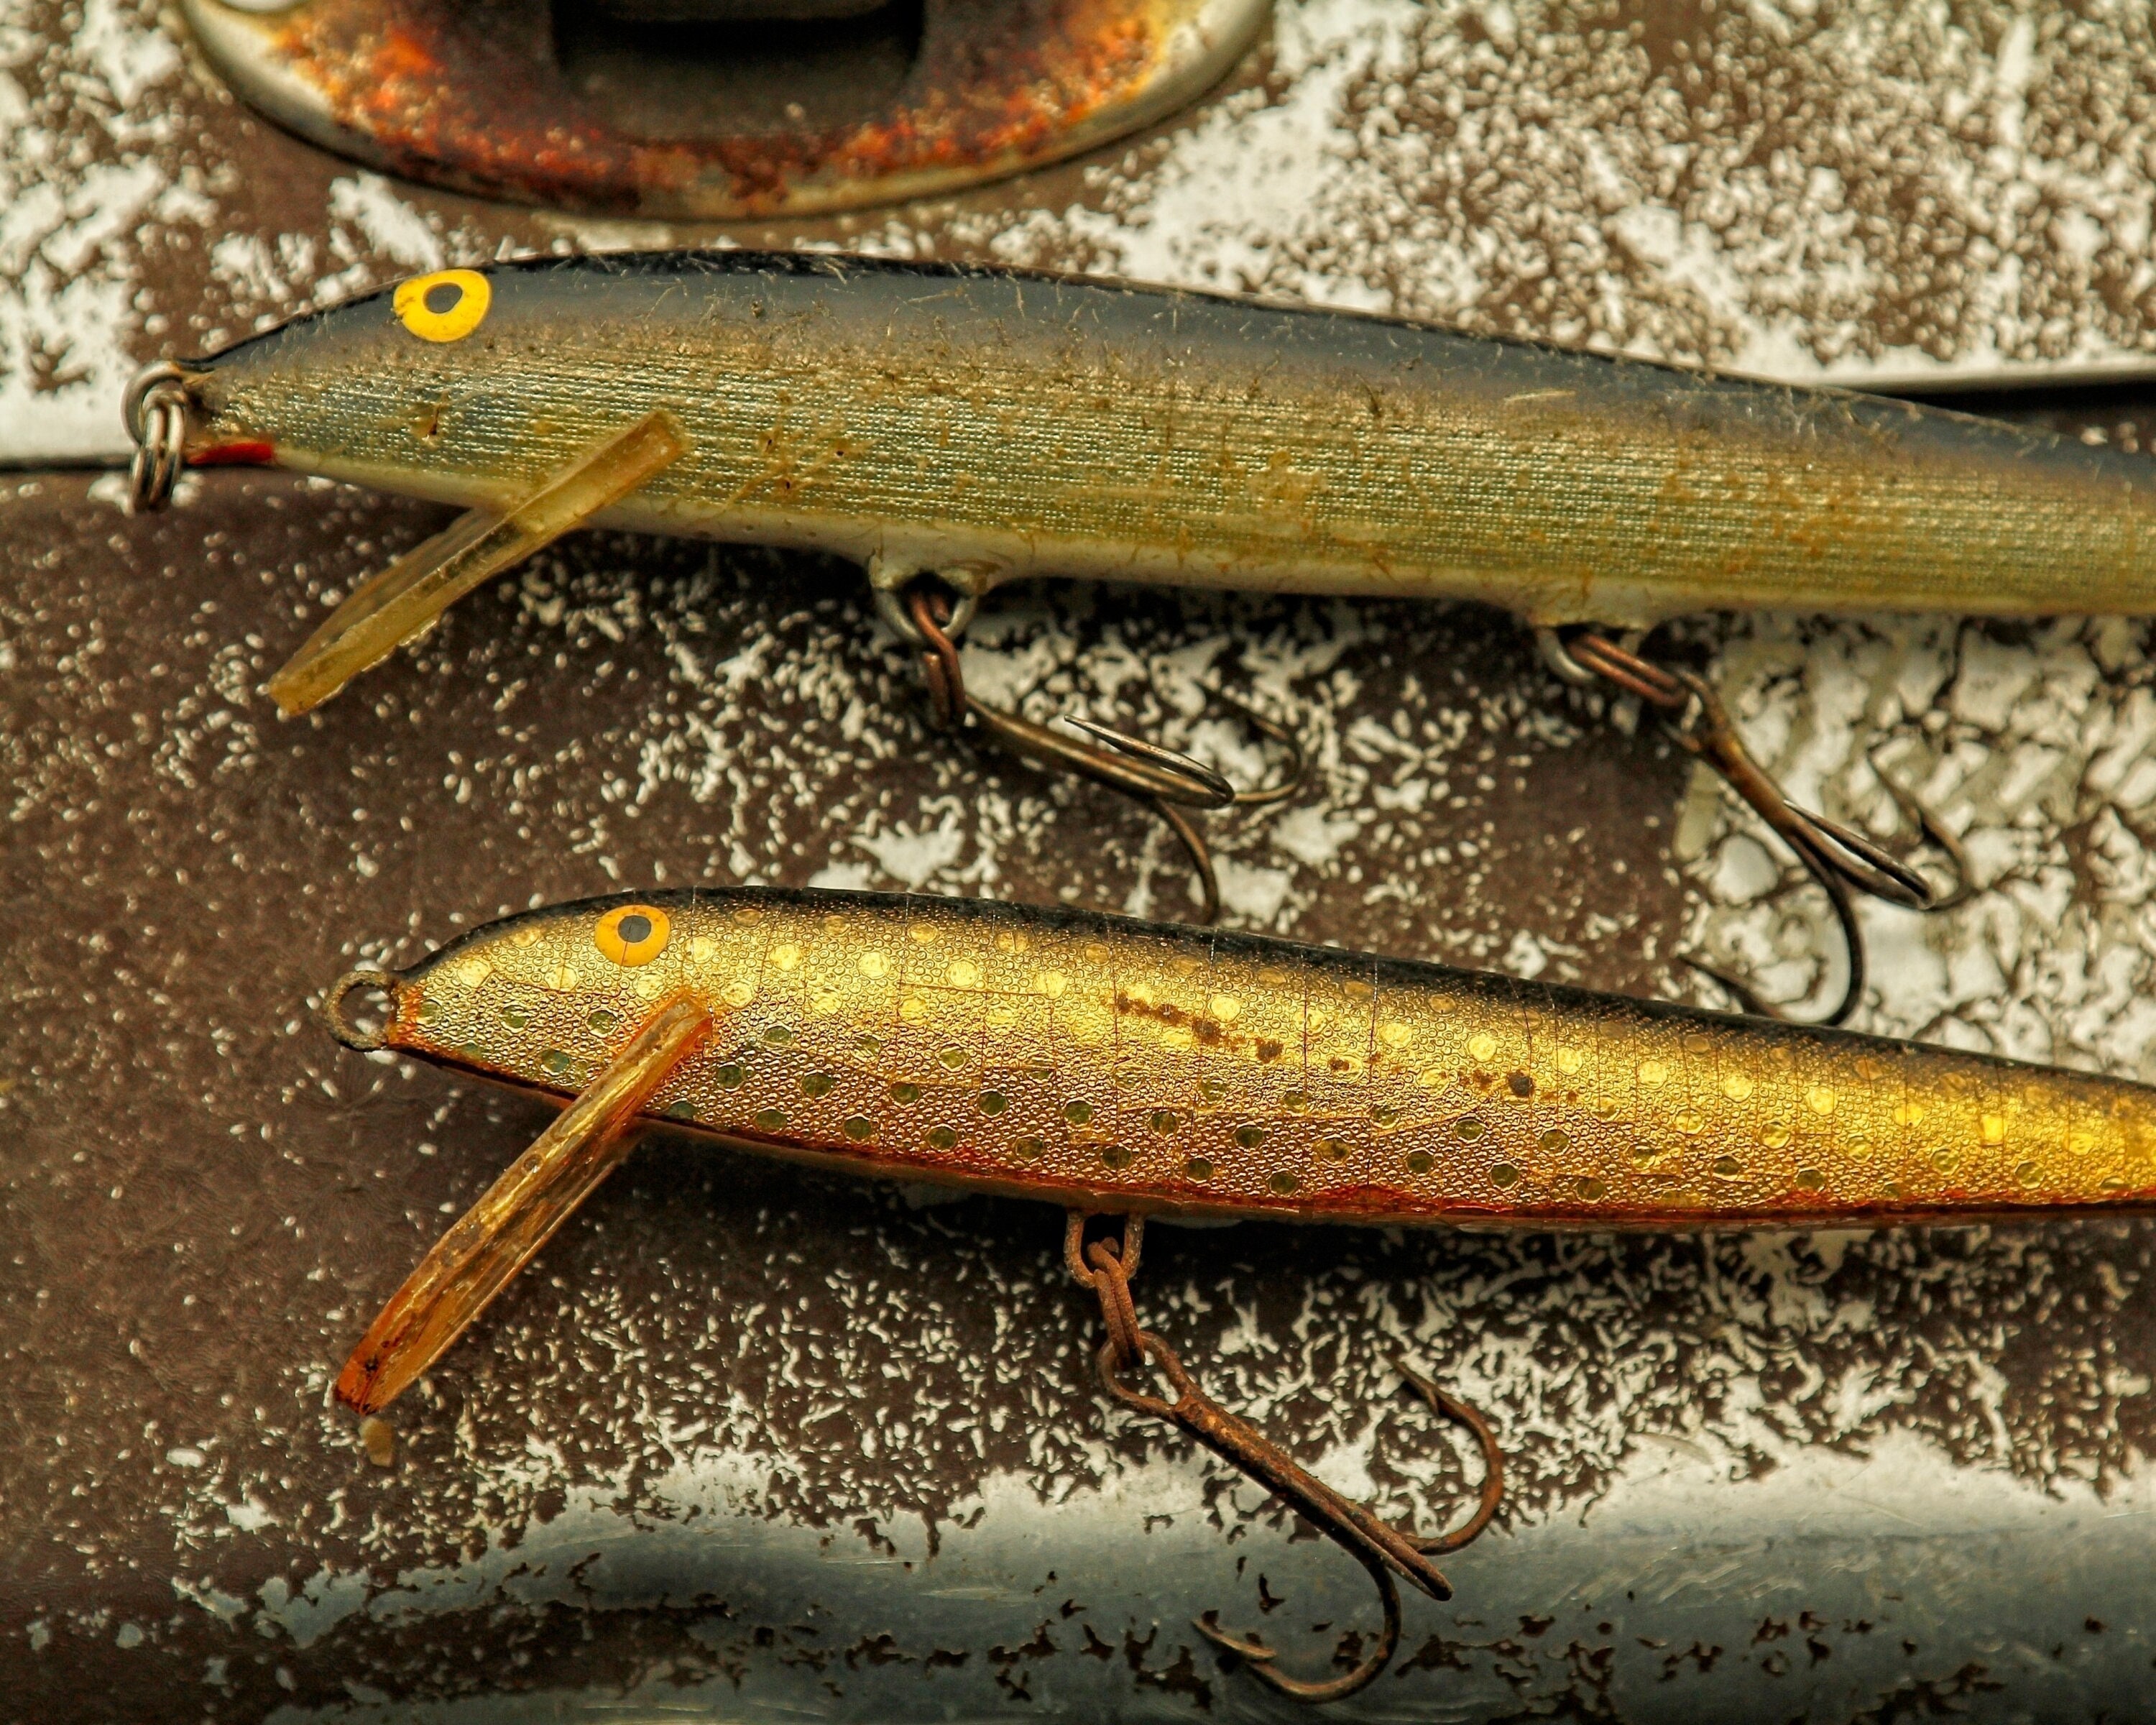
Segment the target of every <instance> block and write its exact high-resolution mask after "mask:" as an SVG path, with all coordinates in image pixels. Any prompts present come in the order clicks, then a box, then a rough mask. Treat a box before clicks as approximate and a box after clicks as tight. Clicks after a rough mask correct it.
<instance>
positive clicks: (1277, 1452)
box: [1063, 1210, 1505, 1702]
mask: <svg viewBox="0 0 2156 1725" xmlns="http://www.w3.org/2000/svg"><path fill="white" fill-rule="evenodd" d="M1089 1219H1090V1218H1088V1217H1087V1216H1086V1214H1085V1213H1083V1212H1082V1211H1078V1210H1073V1211H1072V1212H1070V1218H1069V1220H1068V1223H1067V1224H1066V1226H1065V1233H1064V1244H1063V1251H1064V1260H1065V1263H1066V1264H1068V1265H1069V1266H1070V1271H1071V1274H1072V1275H1073V1276H1075V1278H1076V1279H1077V1280H1078V1281H1080V1282H1081V1284H1083V1285H1084V1286H1086V1287H1087V1288H1088V1289H1090V1290H1091V1291H1092V1292H1093V1293H1094V1294H1095V1296H1096V1297H1097V1298H1098V1299H1099V1301H1100V1302H1101V1317H1102V1320H1103V1322H1105V1323H1106V1326H1107V1330H1108V1339H1107V1340H1106V1342H1105V1343H1102V1344H1101V1351H1100V1353H1099V1356H1098V1358H1097V1359H1096V1367H1097V1369H1098V1370H1099V1373H1100V1376H1101V1384H1102V1385H1103V1387H1105V1388H1106V1390H1107V1392H1108V1394H1110V1395H1111V1396H1113V1397H1114V1398H1115V1399H1116V1400H1117V1401H1119V1402H1121V1403H1122V1404H1123V1405H1124V1406H1126V1407H1127V1408H1130V1409H1133V1410H1134V1411H1136V1412H1138V1413H1141V1414H1149V1415H1151V1416H1152V1418H1154V1419H1157V1420H1166V1421H1167V1422H1168V1424H1169V1425H1173V1426H1175V1427H1176V1428H1177V1429H1178V1430H1180V1431H1182V1432H1183V1433H1184V1434H1185V1435H1187V1436H1189V1437H1191V1438H1193V1439H1194V1440H1196V1441H1198V1442H1199V1443H1200V1444H1203V1445H1204V1446H1205V1447H1206V1448H1207V1449H1209V1450H1211V1451H1212V1452H1213V1453H1214V1455H1218V1456H1219V1457H1220V1458H1221V1459H1222V1460H1223V1461H1226V1462H1228V1463H1229V1465H1230V1466H1233V1467H1235V1468H1236V1469H1237V1470H1239V1471H1240V1472H1241V1473H1243V1474H1244V1475H1245V1476H1246V1477H1248V1478H1249V1479H1250V1480H1252V1481H1255V1482H1256V1483H1257V1484H1258V1485H1260V1486H1264V1487H1265V1489H1266V1490H1267V1491H1270V1492H1271V1493H1272V1494H1273V1495H1274V1496H1276V1497H1279V1498H1281V1500H1282V1501H1283V1502H1286V1504H1287V1505H1288V1506H1289V1507H1290V1508H1291V1509H1293V1510H1294V1511H1295V1512H1296V1514H1298V1515H1299V1516H1301V1517H1302V1518H1303V1520H1305V1521H1306V1522H1309V1523H1310V1525H1311V1526H1312V1527H1315V1528H1317V1531H1318V1532H1321V1533H1322V1534H1324V1535H1325V1536H1326V1538H1328V1539H1330V1540H1332V1542H1333V1543H1334V1544H1336V1545H1337V1546H1339V1547H1340V1548H1341V1549H1342V1550H1343V1551H1345V1552H1346V1553H1347V1554H1348V1555H1349V1556H1350V1557H1352V1558H1354V1559H1355V1561H1356V1562H1357V1563H1360V1564H1361V1565H1362V1566H1363V1570H1364V1572H1365V1573H1366V1574H1368V1576H1369V1577H1370V1579H1371V1581H1372V1583H1373V1584H1374V1585H1375V1586H1376V1588H1377V1589H1378V1603H1379V1604H1380V1606H1381V1607H1382V1609H1383V1627H1382V1628H1381V1629H1380V1630H1379V1631H1378V1635H1377V1637H1376V1638H1375V1640H1373V1642H1372V1643H1371V1645H1369V1647H1368V1651H1365V1652H1363V1655H1362V1656H1361V1657H1360V1658H1359V1659H1358V1660H1357V1661H1356V1663H1355V1664H1354V1666H1353V1668H1352V1669H1350V1670H1348V1671H1345V1672H1343V1673H1342V1674H1341V1675H1340V1676H1336V1677H1331V1678H1325V1679H1305V1678H1299V1677H1291V1676H1286V1675H1285V1674H1284V1673H1283V1672H1281V1671H1280V1669H1279V1668H1278V1666H1277V1665H1276V1660H1277V1659H1278V1657H1279V1655H1278V1653H1277V1652H1276V1650H1274V1649H1272V1648H1270V1647H1268V1646H1266V1645H1265V1643H1263V1642H1262V1641H1259V1640H1251V1639H1249V1638H1245V1637H1243V1636H1239V1635H1235V1634H1233V1633H1231V1632H1230V1631H1229V1630H1224V1629H1223V1628H1222V1627H1221V1626H1220V1620H1219V1613H1218V1612H1213V1611H1209V1612H1207V1613H1206V1614H1205V1615H1204V1616H1203V1617H1200V1618H1198V1619H1196V1620H1194V1622H1193V1627H1194V1628H1195V1629H1196V1630H1198V1632H1199V1634H1200V1635H1204V1637H1205V1638H1206V1640H1209V1641H1210V1642H1211V1643H1212V1644H1213V1645H1214V1646H1215V1647H1218V1648H1219V1649H1220V1650H1221V1651H1223V1652H1226V1653H1232V1654H1234V1655H1235V1656H1236V1657H1238V1658H1239V1659H1241V1660H1242V1661H1245V1663H1246V1664H1247V1665H1248V1666H1249V1667H1250V1673H1251V1675H1252V1676H1255V1677H1256V1678H1257V1679H1258V1680H1259V1681H1260V1682H1262V1683H1264V1684H1265V1686H1267V1687H1268V1688H1270V1689H1272V1690H1274V1691H1276V1692H1278V1693H1280V1694H1281V1695H1286V1696H1288V1697H1292V1698H1293V1699H1295V1700H1297V1701H1305V1702H1328V1701H1338V1700H1341V1699H1342V1698H1343V1697H1347V1696H1350V1695H1353V1694H1354V1693H1355V1692H1356V1691H1357V1690H1358V1689H1361V1688H1363V1686H1366V1685H1367V1684H1368V1683H1370V1682H1372V1681H1374V1680H1375V1679H1376V1678H1377V1677H1378V1674H1379V1673H1380V1672H1382V1671H1383V1670H1384V1669H1385V1667H1386V1666H1388V1665H1389V1664H1390V1663H1391V1661H1392V1657H1393V1655H1394V1652H1395V1651H1397V1650H1398V1648H1399V1638H1400V1595H1399V1585H1398V1582H1397V1581H1396V1580H1395V1579H1394V1578H1395V1577H1398V1578H1399V1579H1401V1580H1404V1581H1406V1582H1408V1583H1409V1584H1410V1585H1412V1586H1414V1588H1416V1589H1419V1590H1420V1591H1421V1592H1423V1593H1424V1594H1428V1595H1429V1596H1430V1598H1431V1599H1438V1600H1445V1599H1450V1598H1451V1597H1452V1584H1451V1583H1450V1582H1449V1581H1447V1580H1446V1579H1445V1576H1444V1574H1443V1573H1442V1572H1441V1571H1440V1570H1439V1568H1437V1566H1436V1565H1435V1563H1431V1562H1430V1558H1431V1556H1432V1555H1433V1554H1435V1553H1442V1552H1451V1551H1457V1550H1459V1549H1460V1548H1461V1547H1462V1546H1464V1545H1466V1544H1468V1543H1471V1541H1473V1540H1474V1539H1476V1538H1478V1537H1479V1536H1480V1535H1481V1532H1482V1531H1483V1530H1484V1529H1485V1528H1486V1527H1488V1526H1489V1525H1490V1521H1491V1517H1493V1516H1495V1515H1496V1512H1497V1506H1498V1504H1499V1502H1501V1499H1502V1498H1503V1497H1504V1491H1505V1474H1504V1460H1503V1457H1502V1455H1501V1454H1500V1453H1499V1450H1498V1448H1497V1440H1496V1435H1495V1434H1494V1433H1493V1432H1492V1431H1491V1429H1490V1425H1489V1422H1488V1421H1486V1420H1484V1419H1483V1418H1482V1416H1481V1414H1478V1413H1476V1411H1475V1410H1474V1409H1472V1408H1471V1407H1469V1406H1468V1405H1467V1404H1466V1403H1465V1402H1463V1401H1460V1399H1458V1398H1457V1397H1455V1396H1452V1395H1450V1394H1446V1393H1445V1391H1443V1390H1441V1389H1439V1388H1438V1387H1437V1386H1436V1385H1435V1384H1432V1383H1431V1382H1430V1380H1429V1379H1427V1378H1422V1377H1419V1376H1418V1375H1417V1374H1416V1373H1414V1372H1413V1371H1411V1370H1409V1368H1407V1367H1406V1366H1405V1365H1404V1364H1403V1365H1401V1366H1399V1373H1400V1375H1401V1377H1402V1378H1404V1380H1405V1382H1406V1384H1407V1386H1408V1387H1409V1389H1412V1390H1413V1391H1414V1394H1416V1395H1418V1396H1419V1397H1420V1398H1421V1399H1423V1401H1424V1403H1425V1404H1428V1406H1429V1407H1430V1409H1431V1411H1432V1412H1434V1413H1435V1414H1439V1415H1440V1416H1441V1417H1443V1418H1445V1419H1449V1420H1454V1421H1455V1422H1456V1423H1458V1424H1460V1425H1465V1426H1466V1427H1467V1429H1468V1430H1470V1431H1471V1432H1472V1433H1473V1434H1474V1435H1475V1437H1476V1441H1477V1444H1478V1445H1479V1446H1480V1448H1481V1452H1482V1461H1483V1477H1482V1486H1481V1492H1480V1493H1479V1495H1478V1498H1477V1502H1476V1509H1475V1512H1474V1513H1473V1514H1472V1515H1471V1516H1470V1517H1468V1519H1467V1520H1466V1522H1463V1523H1462V1524H1461V1525H1460V1527H1457V1528H1455V1529H1454V1530H1452V1531H1451V1532H1446V1533H1440V1534H1420V1533H1415V1532H1407V1531H1404V1530H1402V1529H1400V1528H1398V1527H1393V1526H1391V1525H1390V1524H1389V1523H1387V1522H1383V1521H1380V1520H1379V1519H1378V1517H1377V1516H1376V1515H1375V1514H1374V1513H1373V1512H1371V1510H1370V1509H1369V1508H1368V1507H1366V1506H1364V1505H1363V1504H1360V1503H1357V1502H1353V1501H1352V1500H1350V1499H1349V1498H1347V1497H1343V1496H1342V1495H1341V1494H1340V1493H1339V1492H1338V1491H1335V1490H1334V1489H1333V1488H1332V1486H1328V1485H1327V1484H1326V1483H1325V1481H1322V1480H1321V1479H1319V1478H1317V1476H1315V1475H1313V1474H1312V1473H1310V1472H1308V1471H1306V1470H1305V1469H1304V1468H1302V1467H1301V1466H1298V1465H1297V1464H1296V1461H1294V1460H1293V1459H1292V1458H1291V1457H1290V1456H1289V1455H1288V1454H1287V1453H1286V1451H1285V1450H1282V1449H1281V1448H1280V1446H1279V1445H1276V1444H1275V1443H1274V1442H1272V1440H1270V1439H1269V1438H1267V1437H1266V1436H1265V1434H1264V1433H1262V1432H1260V1431H1259V1430H1257V1429H1256V1428H1255V1426H1253V1425H1250V1424H1249V1423H1248V1422H1247V1421H1245V1420H1241V1419H1239V1418H1238V1417H1237V1416H1236V1415H1235V1414H1231V1413H1229V1411H1228V1410H1227V1409H1224V1408H1223V1407H1221V1406H1220V1405H1219V1404H1218V1403H1216V1402H1214V1401H1213V1400H1212V1399H1210V1398H1209V1397H1208V1396H1207V1395H1206V1394H1204V1391H1202V1390H1201V1389H1199V1387H1198V1385H1197V1384H1196V1383H1195V1382H1194V1381H1193V1379H1192V1378H1191V1376H1190V1373H1189V1372H1188V1369H1187V1368H1185V1367H1184V1365H1183V1361H1182V1359H1181V1358H1180V1357H1179V1356H1178V1354H1177V1353H1175V1351H1174V1350H1173V1348H1170V1347H1169V1346H1168V1343H1165V1342H1163V1340H1162V1339H1161V1338H1160V1337H1158V1336H1157V1335H1155V1334H1154V1333H1153V1332H1152V1331H1150V1330H1146V1329H1142V1328H1140V1327H1138V1322H1137V1312H1136V1309H1135V1307H1133V1306H1132V1301H1131V1288H1130V1278H1131V1275H1132V1271H1134V1270H1135V1269H1136V1267H1137V1248H1138V1245H1139V1244H1140V1241H1141V1240H1142V1227H1143V1222H1142V1219H1140V1218H1137V1217H1133V1218H1132V1219H1130V1221H1129V1222H1128V1224H1127V1225H1126V1229H1125V1231H1124V1234H1123V1237H1122V1240H1116V1239H1113V1238H1104V1239H1095V1240H1090V1241H1089V1240H1086V1224H1087V1222H1088V1220H1089ZM1141 1362H1144V1363H1149V1364H1150V1365H1152V1368H1154V1370H1156V1371H1157V1372H1158V1373H1159V1374H1160V1375H1161V1377H1162V1378H1165V1379H1166V1380H1167V1382H1168V1386H1169V1388H1170V1389H1172V1390H1173V1392H1174V1394H1173V1399H1166V1398H1163V1397H1160V1396H1156V1395H1148V1394H1146V1393H1145V1392H1144V1391H1143V1390H1141V1389H1135V1388H1133V1387H1132V1385H1131V1384H1128V1383H1127V1382H1125V1381H1124V1375H1123V1374H1124V1373H1126V1372H1127V1371H1129V1370H1130V1369H1131V1368H1133V1367H1135V1366H1137V1364H1138V1363H1141Z"/></svg>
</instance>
